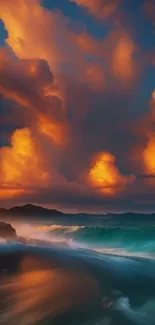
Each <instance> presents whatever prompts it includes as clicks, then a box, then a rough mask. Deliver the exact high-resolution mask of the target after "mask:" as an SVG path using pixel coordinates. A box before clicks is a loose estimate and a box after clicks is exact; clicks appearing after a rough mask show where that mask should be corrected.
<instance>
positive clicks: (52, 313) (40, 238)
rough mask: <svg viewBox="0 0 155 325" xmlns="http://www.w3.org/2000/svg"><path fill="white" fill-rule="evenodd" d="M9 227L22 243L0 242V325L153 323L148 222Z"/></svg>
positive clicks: (154, 248)
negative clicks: (14, 231) (106, 305)
mask: <svg viewBox="0 0 155 325" xmlns="http://www.w3.org/2000/svg"><path fill="white" fill-rule="evenodd" d="M11 223H12V225H13V226H14V227H15V228H16V230H17V234H18V235H19V236H22V237H24V238H25V243H19V242H7V241H5V240H1V242H0V269H1V272H0V325H14V324H20V325H38V324H39V325H47V324H48V325H50V324H55V325H56V324H58V325H59V324H60V325H61V324H63V325H64V324H66V325H72V324H73V325H74V324H75V325H76V324H79V325H80V324H81V325H82V324H90V325H91V324H92V325H100V324H104V325H108V324H111V325H153V324H154V323H155V312H154V310H155V260H154V259H155V239H154V238H155V237H154V233H155V232H154V230H155V226H154V222H153V221H152V220H151V221H149V222H147V224H146V222H144V221H143V220H142V221H141V222H140V221H135V222H132V223H131V222H130V221H129V222H126V223H125V224H124V223H123V221H121V220H119V219H118V220H116V219H112V218H109V219H108V218H106V217H105V218H103V217H100V216H96V218H95V217H91V216H89V218H88V217H80V216H76V217H75V216H74V217H71V216H70V217H69V216H68V217H65V218H63V217H61V218H57V219H56V218H53V219H51V220H49V219H44V220H43V219H42V220H41V219H40V220H39V221H38V220H33V221H32V220H31V221H30V220H29V219H27V220H25V221H24V220H22V221H19V220H18V221H17V220H14V221H12V222H11ZM115 292H119V294H117V295H116V296H115ZM102 301H108V302H109V301H110V307H109V308H107V307H105V304H103V303H102Z"/></svg>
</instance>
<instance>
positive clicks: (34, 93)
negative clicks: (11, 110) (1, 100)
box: [0, 50, 67, 145]
mask: <svg viewBox="0 0 155 325" xmlns="http://www.w3.org/2000/svg"><path fill="white" fill-rule="evenodd" d="M10 71H12V73H11V74H10ZM0 93H2V94H3V95H4V97H5V98H6V99H11V100H14V101H15V102H16V103H18V104H20V105H21V106H22V107H24V108H26V109H28V110H29V114H30V119H31V124H33V128H34V126H36V127H37V129H38V131H39V132H41V133H44V134H45V135H46V136H48V137H50V139H51V140H52V142H53V143H55V144H56V145H62V144H64V143H65V142H66V136H67V126H66V125H65V124H66V122H65V107H64V106H65V105H64V100H63V96H62V94H61V92H60V90H59V88H58V87H57V85H56V84H55V83H54V78H53V75H52V73H51V71H50V69H49V67H48V64H47V62H46V61H44V60H39V59H38V60H37V59H35V60H20V61H17V62H16V61H15V60H12V58H11V57H10V56H9V54H8V52H7V51H5V50H2V51H0Z"/></svg>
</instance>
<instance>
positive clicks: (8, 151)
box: [0, 128, 50, 197]
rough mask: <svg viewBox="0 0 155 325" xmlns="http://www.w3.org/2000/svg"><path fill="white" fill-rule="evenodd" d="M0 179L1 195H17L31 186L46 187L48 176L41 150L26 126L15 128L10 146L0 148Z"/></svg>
mask: <svg viewBox="0 0 155 325" xmlns="http://www.w3.org/2000/svg"><path fill="white" fill-rule="evenodd" d="M0 179H1V191H0V194H1V195H2V196H4V197H5V196H7V195H8V196H11V195H12V196H18V195H19V194H22V193H23V192H24V191H25V192H27V191H28V192H29V190H31V188H33V187H46V186H48V184H49V181H50V177H49V173H48V172H47V170H46V168H45V166H44V163H43V161H42V158H41V152H40V151H39V149H38V147H37V143H36V141H35V139H34V138H33V135H32V132H31V131H30V130H29V129H28V128H24V129H21V130H16V131H15V132H14V133H13V135H12V138H11V147H3V148H2V149H0Z"/></svg>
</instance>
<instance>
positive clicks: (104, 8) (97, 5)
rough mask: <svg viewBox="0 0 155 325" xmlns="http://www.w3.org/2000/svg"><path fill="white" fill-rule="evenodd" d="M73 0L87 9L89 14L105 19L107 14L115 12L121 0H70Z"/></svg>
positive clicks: (72, 0)
mask: <svg viewBox="0 0 155 325" xmlns="http://www.w3.org/2000/svg"><path fill="white" fill-rule="evenodd" d="M70 1H71V2H75V3H76V4H77V5H78V6H82V7H84V8H86V9H88V11H89V13H90V14H91V15H94V16H97V17H98V18H104V19H107V18H108V17H109V16H111V15H112V14H114V13H115V11H116V10H117V8H118V6H119V4H120V3H121V0H110V1H107V0H70Z"/></svg>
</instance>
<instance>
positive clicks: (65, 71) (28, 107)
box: [0, 0, 155, 210]
mask: <svg viewBox="0 0 155 325" xmlns="http://www.w3.org/2000/svg"><path fill="white" fill-rule="evenodd" d="M71 2H74V3H76V4H77V5H79V6H81V7H83V8H86V9H87V11H85V13H86V14H87V13H89V14H91V15H93V16H94V17H96V18H101V19H100V20H99V21H98V20H96V19H92V18H91V17H89V19H88V21H87V19H86V23H85V22H83V19H84V18H85V16H84V15H83V11H82V10H78V12H79V14H81V22H80V19H79V22H78V23H77V22H75V20H74V19H73V18H74V17H70V18H69V14H68V16H67V18H66V17H65V14H63V12H62V11H60V10H59V11H58V10H56V9H52V10H48V9H46V8H44V7H43V2H42V1H40V0H32V1H31V0H14V1H12V0H0V19H2V21H3V23H4V27H5V29H6V31H7V38H6V40H5V46H4V47H1V48H0V96H1V97H0V201H1V202H2V201H4V202H5V204H6V205H7V204H9V205H11V204H14V203H15V202H16V203H20V202H33V203H35V202H36V203H38V204H49V205H50V204H56V205H57V206H59V205H61V204H62V205H63V206H64V207H67V206H71V207H74V208H75V207H76V208H77V206H78V205H79V206H82V208H84V207H86V208H88V207H89V206H91V205H92V208H93V206H94V207H95V208H96V207H97V206H99V207H100V208H101V207H104V208H105V209H106V210H108V209H114V208H115V207H116V208H117V207H118V209H121V208H122V209H124V207H126V209H130V208H131V209H132V207H133V208H134V209H138V208H139V207H140V204H141V203H139V202H141V200H142V201H143V202H144V198H145V197H146V198H147V201H149V204H150V201H151V202H152V197H153V193H154V185H155V182H154V177H153V176H154V174H155V170H154V165H155V158H154V146H155V129H154V123H155V113H154V112H155V106H154V103H155V96H154V92H153V94H152V100H151V101H150V102H149V100H148V98H149V96H150V94H151V92H152V89H153V88H152V85H151V78H150V79H149V82H148V81H147V82H145V85H144V82H143V80H144V78H145V76H146V75H147V73H148V72H147V71H146V70H147V68H148V66H147V63H146V60H145V58H146V53H151V51H150V52H149V51H146V53H143V52H144V51H143V49H142V46H141V43H140V42H138V38H137V34H136V31H134V30H133V28H132V26H129V25H128V24H129V23H128V20H127V22H124V23H120V21H119V23H117V18H118V16H119V13H120V11H121V10H122V11H121V15H124V10H125V8H124V7H121V5H122V1H119V0H118V1H117V0H116V1H113V0H112V1H106V0H102V1H100V0H95V1H93V0H89V1H88V0H70V1H68V2H67V1H66V6H68V7H67V8H69V10H70V7H74V8H75V10H76V9H78V8H77V7H76V6H74V5H73V4H71ZM150 3H151V2H150ZM149 6H150V4H149ZM149 6H146V7H145V11H146V12H148V11H150V12H151V11H153V7H151V8H152V9H151V10H150V9H149V8H150V7H149ZM151 6H152V4H151ZM52 8H53V7H52ZM141 9H142V10H141V11H142V12H143V8H141ZM69 12H70V11H69ZM131 16H132V15H131ZM124 17H125V16H124ZM149 17H150V16H149ZM107 18H108V20H107ZM109 18H110V19H109ZM150 18H151V19H152V20H153V16H151V17H150ZM123 21H125V19H124V20H123V19H122V22H123ZM114 22H115V24H113V23H114ZM87 24H88V25H87ZM91 24H93V25H91ZM95 24H96V25H95ZM149 24H150V25H151V23H150V22H149ZM95 26H96V27H95ZM92 27H93V28H92ZM92 30H93V32H91V31H92ZM143 54H144V56H143ZM151 55H152V54H151ZM152 62H153V61H152ZM152 79H153V78H152ZM146 84H147V86H146ZM153 87H154V86H153ZM142 94H143V95H142ZM146 94H147V96H145V95H146ZM141 98H143V100H142V99H141ZM145 203H146V204H145V208H146V207H147V206H148V205H147V204H148V203H147V202H145ZM79 209H80V208H79Z"/></svg>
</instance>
